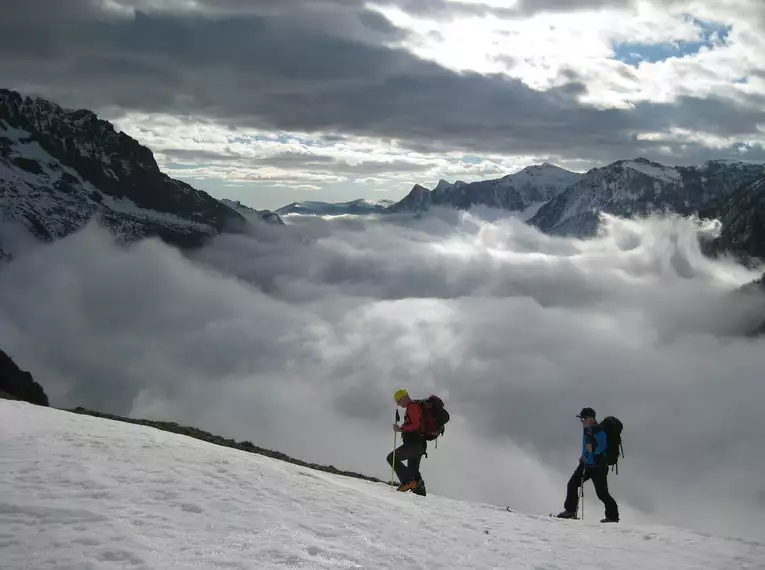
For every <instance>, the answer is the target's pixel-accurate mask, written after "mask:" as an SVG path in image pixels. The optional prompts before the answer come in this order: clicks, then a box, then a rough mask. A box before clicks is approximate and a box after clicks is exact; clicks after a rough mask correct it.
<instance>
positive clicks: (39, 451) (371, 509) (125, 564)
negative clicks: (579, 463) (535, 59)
mask: <svg viewBox="0 0 765 570" xmlns="http://www.w3.org/2000/svg"><path fill="white" fill-rule="evenodd" d="M0 431H1V433H2V438H0V455H1V456H2V458H3V475H4V476H3V477H2V479H0V556H1V558H2V561H3V564H2V568H3V569H4V570H16V569H19V570H20V569H22V568H23V569H30V568H34V569H35V570H43V569H48V568H56V569H60V570H65V569H71V570H74V569H82V570H87V569H96V568H109V569H111V568H129V569H134V570H138V569H142V570H147V569H166V568H167V569H169V568H204V569H213V568H226V569H232V568H234V569H239V568H241V569H254V568H258V569H264V568H370V569H383V568H395V569H397V570H400V569H402V568H407V569H424V568H432V569H436V568H438V569H442V568H444V569H446V568H481V569H487V568H524V569H535V570H559V569H561V570H562V569H570V568H579V567H582V566H587V567H590V568H608V569H619V568H622V569H630V570H635V569H640V568H645V569H652V570H653V569H656V568H672V569H673V570H683V569H698V568H705V569H717V568H719V569H723V568H725V569H731V568H747V569H754V568H763V567H765V566H764V564H765V545H763V544H759V543H753V542H745V541H742V540H738V539H728V538H718V537H713V536H707V535H702V534H698V533H694V532H689V531H685V530H681V529H675V528H665V527H660V526H650V527H634V526H630V525H629V524H628V523H627V524H621V525H600V524H598V523H597V522H595V521H594V520H593V521H587V520H585V521H561V520H555V519H551V518H550V517H548V516H547V515H524V514H518V513H508V512H506V511H505V509H504V508H503V507H498V506H492V505H485V504H474V503H469V502H462V501H456V500H452V499H447V498H443V497H439V496H437V495H435V494H433V493H434V491H435V492H437V490H432V489H431V490H430V494H429V495H428V497H424V498H423V497H418V496H415V495H412V494H400V493H398V492H396V491H395V490H393V489H392V488H389V487H387V486H386V485H384V484H380V483H370V482H366V481H362V480H356V479H351V478H346V477H341V476H336V475H331V474H327V473H323V472H319V471H313V470H310V469H306V468H303V467H300V466H296V465H292V464H288V463H284V462H280V461H277V460H274V459H271V458H267V457H264V456H260V455H256V454H249V453H245V452H241V451H237V450H233V449H229V448H224V447H219V446H216V445H213V444H210V443H206V442H203V441H199V440H195V439H193V438H189V437H185V436H181V435H176V434H171V433H166V432H163V431H160V430H157V429H154V428H150V427H144V426H137V425H132V424H126V423H122V422H116V421H111V420H104V419H99V418H93V417H89V416H80V415H76V414H72V413H69V412H64V411H60V410H55V409H48V408H39V407H35V406H32V405H29V404H25V403H21V402H7V401H2V400H0ZM381 455H383V456H384V453H382V450H381ZM508 484H509V485H511V484H513V482H512V481H508ZM552 503H557V501H556V500H551V504H552ZM591 512H592V511H591ZM585 514H586V513H585Z"/></svg>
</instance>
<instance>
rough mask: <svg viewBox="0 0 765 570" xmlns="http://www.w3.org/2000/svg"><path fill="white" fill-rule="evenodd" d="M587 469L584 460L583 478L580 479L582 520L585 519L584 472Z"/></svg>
mask: <svg viewBox="0 0 765 570" xmlns="http://www.w3.org/2000/svg"><path fill="white" fill-rule="evenodd" d="M585 471H586V469H585V467H584V462H582V480H581V481H579V502H580V503H581V504H582V520H584V473H585Z"/></svg>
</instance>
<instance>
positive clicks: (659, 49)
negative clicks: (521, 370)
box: [614, 18, 732, 66]
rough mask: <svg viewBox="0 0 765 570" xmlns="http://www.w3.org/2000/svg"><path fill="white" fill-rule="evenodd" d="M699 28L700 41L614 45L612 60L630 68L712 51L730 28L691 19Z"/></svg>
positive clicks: (720, 42)
mask: <svg viewBox="0 0 765 570" xmlns="http://www.w3.org/2000/svg"><path fill="white" fill-rule="evenodd" d="M691 21H692V22H693V24H695V25H696V26H698V27H699V28H701V30H702V31H701V34H700V35H701V39H699V40H697V41H686V40H676V41H674V42H665V43H653V44H651V43H639V42H623V43H617V44H614V59H616V60H618V61H622V62H624V63H627V64H629V65H632V66H637V65H638V64H640V63H642V62H648V63H658V62H661V61H666V60H668V59H670V58H673V57H684V56H688V55H693V54H697V53H699V52H700V51H701V50H702V49H704V48H707V49H714V48H715V47H716V46H718V45H724V44H725V42H726V41H727V38H728V36H729V34H730V32H731V29H732V26H730V25H720V24H715V23H712V22H703V21H701V20H697V19H695V18H694V19H691Z"/></svg>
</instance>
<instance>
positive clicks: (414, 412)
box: [401, 402, 424, 443]
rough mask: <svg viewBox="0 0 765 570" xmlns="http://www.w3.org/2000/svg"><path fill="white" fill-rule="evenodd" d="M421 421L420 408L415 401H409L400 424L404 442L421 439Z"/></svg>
mask: <svg viewBox="0 0 765 570" xmlns="http://www.w3.org/2000/svg"><path fill="white" fill-rule="evenodd" d="M421 422H422V408H421V407H420V404H418V403H417V402H411V403H410V404H409V405H408V406H407V407H406V415H405V416H404V423H403V424H401V431H402V432H403V433H402V436H401V437H402V440H403V441H404V443H406V442H408V441H415V440H418V439H423V441H424V438H423V437H422V435H421V434H420V424H421Z"/></svg>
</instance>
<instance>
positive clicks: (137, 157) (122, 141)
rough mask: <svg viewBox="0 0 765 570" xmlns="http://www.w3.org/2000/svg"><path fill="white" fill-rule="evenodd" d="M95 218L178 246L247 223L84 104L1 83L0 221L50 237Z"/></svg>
mask: <svg viewBox="0 0 765 570" xmlns="http://www.w3.org/2000/svg"><path fill="white" fill-rule="evenodd" d="M93 219H96V220H97V221H98V222H99V223H101V224H102V225H104V226H106V227H108V228H109V229H110V230H111V231H112V233H113V234H115V236H116V237H117V238H118V239H119V240H121V241H134V240H136V239H141V238H144V237H158V238H160V239H162V240H163V241H166V242H168V243H170V244H172V245H175V246H178V247H181V248H193V247H199V246H200V245H202V244H203V243H206V242H207V241H208V240H209V239H210V238H212V237H213V236H215V235H218V234H220V233H227V232H233V233H240V232H246V231H248V229H249V228H250V227H251V224H250V222H249V221H247V219H245V217H244V216H242V215H241V214H240V213H239V212H237V211H235V210H233V209H232V208H230V207H228V206H227V205H225V204H224V203H222V202H221V201H220V200H217V199H216V198H213V197H212V196H210V195H209V194H208V193H206V192H203V191H201V190H198V189H196V188H194V187H192V186H191V185H189V184H187V183H185V182H182V181H180V180H175V179H173V178H171V177H170V176H169V175H167V174H165V173H164V172H162V171H161V170H160V168H159V166H158V164H157V162H156V160H155V159H154V155H153V153H152V151H151V150H150V149H149V148H148V147H146V146H144V145H142V144H140V143H139V142H138V141H136V140H135V139H133V138H132V137H130V136H128V135H127V134H125V133H124V132H122V131H119V132H118V131H116V130H115V128H114V126H113V125H112V124H111V123H110V122H109V121H105V120H103V119H100V118H99V117H98V116H97V115H96V114H95V113H93V112H92V111H89V110H87V109H76V110H71V109H64V108H62V107H61V106H59V105H57V104H56V103H53V102H51V101H48V100H46V99H42V98H39V97H29V96H26V97H25V96H22V95H21V94H19V93H17V92H15V91H11V90H8V89H0V220H3V221H4V222H6V223H9V222H13V223H16V224H18V225H21V226H22V227H24V228H25V229H26V230H27V231H28V232H29V233H30V234H32V235H33V236H34V237H35V238H37V239H39V240H42V241H52V240H55V239H58V238H61V237H64V236H66V235H68V234H70V233H72V232H74V231H77V230H79V229H81V228H82V227H83V226H84V225H86V224H87V223H89V222H90V221H91V220H93ZM0 251H3V252H4V255H3V254H0V255H3V256H5V257H9V256H10V255H12V253H13V252H12V251H6V248H5V246H4V245H3V246H0Z"/></svg>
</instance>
